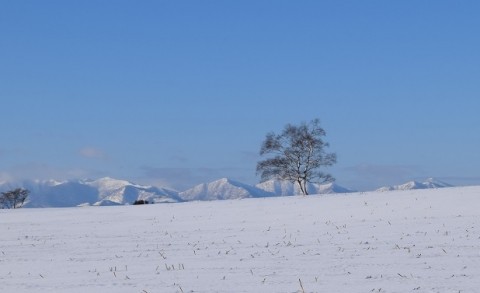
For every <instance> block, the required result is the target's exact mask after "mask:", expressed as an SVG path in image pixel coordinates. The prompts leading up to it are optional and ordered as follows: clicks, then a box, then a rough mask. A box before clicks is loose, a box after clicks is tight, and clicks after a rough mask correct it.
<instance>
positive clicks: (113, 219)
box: [0, 187, 480, 293]
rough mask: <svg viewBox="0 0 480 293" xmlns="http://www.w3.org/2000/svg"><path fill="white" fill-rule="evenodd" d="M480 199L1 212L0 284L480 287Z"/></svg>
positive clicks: (377, 196)
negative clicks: (479, 208) (479, 209)
mask: <svg viewBox="0 0 480 293" xmlns="http://www.w3.org/2000/svg"><path fill="white" fill-rule="evenodd" d="M479 206H480V187H455V188H443V189H427V190H412V191H395V192H371V193H352V194H342V195H323V196H309V197H303V196H295V197H273V198H254V199H242V200H227V201H208V202H199V201H197V202H187V203H176V204H164V205H142V206H117V207H82V208H80V207H77V208H56V209H52V208H45V209H18V210H0V231H2V235H1V237H0V292H15V293H22V292H49V293H50V292H78V293H80V292H82V293H84V292H89V293H97V292H98V293H104V292H115V293H117V292H125V293H126V292H128V293H131V292H139V293H141V292H147V293H151V292H302V291H304V292H478V290H479V289H478V288H480V239H479V238H480V227H479V225H480V213H479V211H478V207H479ZM302 287H303V289H302Z"/></svg>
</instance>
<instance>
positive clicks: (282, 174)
mask: <svg viewBox="0 0 480 293" xmlns="http://www.w3.org/2000/svg"><path fill="white" fill-rule="evenodd" d="M325 135H326V132H325V130H323V128H321V127H320V120H319V119H314V120H312V121H310V122H309V123H308V124H307V123H305V122H303V123H301V124H300V125H299V126H295V125H291V124H287V125H286V126H285V128H284V130H283V132H282V133H281V134H275V133H273V132H271V133H269V134H267V136H266V138H265V141H264V142H263V144H262V148H261V149H260V155H262V156H265V155H270V157H269V158H267V159H265V160H263V161H260V162H258V163H257V174H258V173H260V174H261V178H262V181H266V180H268V179H271V178H277V179H281V180H288V181H291V182H292V183H294V184H295V183H297V184H298V186H299V187H300V190H301V192H302V193H303V194H304V195H308V190H307V183H309V182H314V183H326V182H331V181H334V180H335V179H334V178H333V177H332V176H331V175H330V174H327V173H324V172H322V171H321V170H320V169H321V168H322V167H328V166H332V165H333V164H335V163H336V161H337V156H336V154H335V153H327V152H326V151H325V148H327V147H328V146H329V144H328V143H327V142H325V141H324V140H323V137H324V136H325Z"/></svg>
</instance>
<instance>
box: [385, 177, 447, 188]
mask: <svg viewBox="0 0 480 293" xmlns="http://www.w3.org/2000/svg"><path fill="white" fill-rule="evenodd" d="M445 187H453V185H450V184H448V183H445V182H442V181H439V180H436V179H434V178H428V179H427V180H425V181H424V182H418V181H408V182H406V183H404V184H400V185H393V186H384V187H381V188H379V189H377V190H376V191H391V190H414V189H429V188H445Z"/></svg>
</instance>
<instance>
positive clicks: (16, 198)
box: [0, 188, 30, 209]
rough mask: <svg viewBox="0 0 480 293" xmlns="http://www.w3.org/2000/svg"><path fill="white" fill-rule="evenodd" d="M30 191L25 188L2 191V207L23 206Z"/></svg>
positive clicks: (0, 202)
mask: <svg viewBox="0 0 480 293" xmlns="http://www.w3.org/2000/svg"><path fill="white" fill-rule="evenodd" d="M29 193H30V191H29V190H27V189H23V188H17V189H14V190H11V191H7V192H2V195H1V196H0V208H2V209H18V208H21V207H22V206H23V204H24V203H25V200H26V199H27V197H28V194H29Z"/></svg>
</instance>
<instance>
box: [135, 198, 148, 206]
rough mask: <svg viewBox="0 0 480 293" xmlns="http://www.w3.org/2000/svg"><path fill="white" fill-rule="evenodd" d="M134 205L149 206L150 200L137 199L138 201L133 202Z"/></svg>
mask: <svg viewBox="0 0 480 293" xmlns="http://www.w3.org/2000/svg"><path fill="white" fill-rule="evenodd" d="M133 204H134V205H140V204H149V202H148V200H144V199H137V200H136V201H134V202H133Z"/></svg>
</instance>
